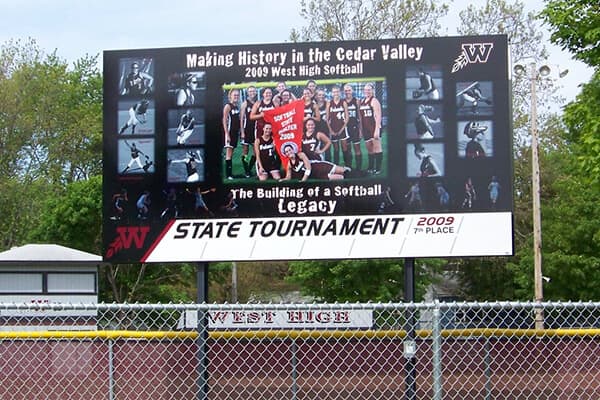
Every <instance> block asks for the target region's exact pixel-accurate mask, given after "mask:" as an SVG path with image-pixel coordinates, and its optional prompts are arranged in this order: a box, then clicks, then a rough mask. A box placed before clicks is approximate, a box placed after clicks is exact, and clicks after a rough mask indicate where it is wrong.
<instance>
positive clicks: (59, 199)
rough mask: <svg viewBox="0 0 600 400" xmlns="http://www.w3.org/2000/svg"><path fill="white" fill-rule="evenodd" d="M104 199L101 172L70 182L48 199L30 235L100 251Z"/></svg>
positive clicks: (51, 241)
mask: <svg viewBox="0 0 600 400" xmlns="http://www.w3.org/2000/svg"><path fill="white" fill-rule="evenodd" d="M101 199H102V177H100V176H95V177H92V178H90V179H88V180H84V181H77V182H73V183H71V184H69V185H67V187H66V189H65V190H64V192H63V193H61V194H56V195H54V196H50V197H49V198H48V199H47V201H46V203H45V204H44V206H43V208H42V209H41V213H40V218H39V221H38V223H37V224H36V226H35V227H33V229H32V230H31V231H30V235H29V238H28V239H29V240H30V241H34V242H36V241H37V242H44V243H55V244H60V245H63V246H68V247H73V248H76V249H79V250H83V251H87V252H90V253H95V254H100V253H101V237H100V233H101V230H100V227H101V226H102V200H101Z"/></svg>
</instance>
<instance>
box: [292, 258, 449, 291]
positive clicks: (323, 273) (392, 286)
mask: <svg viewBox="0 0 600 400" xmlns="http://www.w3.org/2000/svg"><path fill="white" fill-rule="evenodd" d="M442 263H443V262H442V261H440V260H427V261H421V260H420V261H419V262H418V264H417V266H416V271H415V275H417V276H416V277H415V284H416V293H415V298H416V299H420V298H422V296H423V295H424V293H425V289H426V287H427V286H428V285H429V284H430V283H431V282H432V281H433V278H432V276H433V275H434V273H433V272H432V269H435V268H437V267H439V266H440V265H441V264H442ZM290 270H291V275H290V277H289V278H288V280H289V281H291V282H293V283H296V284H298V285H299V286H300V287H301V292H302V293H303V294H305V295H309V296H312V297H315V298H316V299H317V300H319V301H327V302H334V301H349V302H366V301H381V302H387V301H401V300H402V299H403V297H404V294H403V293H404V288H403V285H404V282H403V279H402V277H403V272H404V263H403V261H402V260H376V259H362V260H341V261H305V262H300V261H297V262H292V263H291V264H290Z"/></svg>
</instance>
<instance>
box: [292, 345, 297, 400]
mask: <svg viewBox="0 0 600 400" xmlns="http://www.w3.org/2000/svg"><path fill="white" fill-rule="evenodd" d="M297 398H298V345H297V344H296V339H292V400H296V399H297Z"/></svg>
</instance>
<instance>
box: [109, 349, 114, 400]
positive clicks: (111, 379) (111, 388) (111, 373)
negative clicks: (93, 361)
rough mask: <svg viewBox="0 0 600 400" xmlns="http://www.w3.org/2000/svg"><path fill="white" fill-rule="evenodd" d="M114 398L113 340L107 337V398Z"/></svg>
mask: <svg viewBox="0 0 600 400" xmlns="http://www.w3.org/2000/svg"><path fill="white" fill-rule="evenodd" d="M114 399H115V363H114V353H113V341H112V339H108V400H114Z"/></svg>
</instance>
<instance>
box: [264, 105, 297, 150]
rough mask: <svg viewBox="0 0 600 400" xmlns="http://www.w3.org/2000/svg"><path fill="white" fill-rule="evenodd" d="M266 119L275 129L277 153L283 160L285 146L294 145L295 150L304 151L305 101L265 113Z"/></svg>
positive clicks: (274, 138) (274, 136)
mask: <svg viewBox="0 0 600 400" xmlns="http://www.w3.org/2000/svg"><path fill="white" fill-rule="evenodd" d="M264 119H265V121H267V122H268V123H270V124H271V125H272V127H273V141H274V142H275V148H276V149H277V153H279V156H280V157H281V158H282V159H285V158H286V157H285V155H284V154H283V151H282V149H283V146H284V145H286V144H289V143H292V144H293V145H294V146H295V150H297V151H302V132H303V123H304V101H303V100H296V101H292V102H291V103H289V104H286V105H283V106H280V107H277V108H275V109H272V110H266V111H264Z"/></svg>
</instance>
